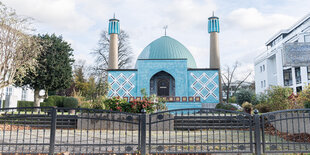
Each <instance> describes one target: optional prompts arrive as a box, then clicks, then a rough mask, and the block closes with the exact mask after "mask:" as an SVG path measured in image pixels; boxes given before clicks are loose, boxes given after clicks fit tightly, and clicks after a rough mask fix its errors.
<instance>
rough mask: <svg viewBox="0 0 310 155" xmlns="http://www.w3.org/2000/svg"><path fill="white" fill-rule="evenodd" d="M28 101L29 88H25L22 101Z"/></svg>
mask: <svg viewBox="0 0 310 155" xmlns="http://www.w3.org/2000/svg"><path fill="white" fill-rule="evenodd" d="M26 100H27V88H23V90H22V101H26Z"/></svg>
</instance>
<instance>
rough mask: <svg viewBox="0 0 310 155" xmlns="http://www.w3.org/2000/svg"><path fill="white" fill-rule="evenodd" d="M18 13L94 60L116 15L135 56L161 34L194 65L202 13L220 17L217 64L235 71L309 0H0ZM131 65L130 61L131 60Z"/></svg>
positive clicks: (202, 49)
mask: <svg viewBox="0 0 310 155" xmlns="http://www.w3.org/2000/svg"><path fill="white" fill-rule="evenodd" d="M0 1H2V2H3V3H4V4H5V5H7V6H8V7H11V8H14V9H15V10H16V12H17V13H18V14H20V15H24V16H29V17H33V18H34V19H35V22H34V25H35V28H36V29H37V33H55V34H56V35H62V36H63V38H64V39H65V40H66V41H68V42H70V43H71V45H72V47H73V49H74V56H75V59H76V60H79V59H81V60H85V61H86V63H87V64H92V63H93V62H94V57H93V56H92V55H91V54H90V52H92V51H93V49H94V48H96V44H97V42H98V40H99V35H100V32H101V31H103V30H107V27H108V20H109V19H110V18H111V17H113V14H114V13H115V14H116V18H118V19H119V20H120V24H121V29H123V30H125V31H126V32H128V34H129V35H130V45H131V47H132V49H133V52H134V56H135V59H136V57H137V56H138V55H139V53H140V52H141V51H142V50H143V48H144V47H146V46H147V45H148V44H149V43H150V42H152V41H153V40H155V39H157V38H159V37H161V36H163V35H164V30H163V26H164V25H168V29H167V35H168V36H171V37H172V38H175V39H176V40H178V41H180V42H181V43H182V44H184V45H185V46H186V47H187V48H188V49H189V50H190V51H191V53H192V54H193V56H194V58H195V60H196V63H197V65H198V67H199V68H205V67H208V66H209V34H208V32H207V22H208V17H210V16H211V15H212V11H215V15H216V16H218V17H219V18H220V29H221V32H220V34H219V45H220V53H221V64H222V66H224V65H230V64H232V63H233V62H235V61H236V60H238V61H240V62H241V64H242V67H241V68H240V70H239V73H240V74H239V75H240V76H242V75H243V74H245V72H246V71H248V70H253V68H254V58H255V56H257V55H258V54H259V53H261V52H264V50H265V49H266V47H265V42H266V41H267V40H268V39H269V38H271V37H272V36H273V35H274V34H276V33H277V32H279V31H280V30H281V29H287V28H289V27H290V26H292V25H293V24H294V23H295V22H297V21H298V20H300V19H301V18H303V17H304V16H306V15H307V14H309V13H310V10H309V6H310V1H309V0H0ZM132 66H134V64H132ZM252 78H253V76H252Z"/></svg>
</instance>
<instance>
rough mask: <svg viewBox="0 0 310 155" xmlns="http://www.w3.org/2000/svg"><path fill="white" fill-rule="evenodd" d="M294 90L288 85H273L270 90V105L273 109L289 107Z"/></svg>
mask: <svg viewBox="0 0 310 155" xmlns="http://www.w3.org/2000/svg"><path fill="white" fill-rule="evenodd" d="M292 93H293V91H292V89H291V88H288V87H281V86H272V87H271V89H269V90H268V105H269V106H270V110H271V111H277V110H285V109H289V107H290V104H291V100H290V99H289V97H290V96H291V95H292Z"/></svg>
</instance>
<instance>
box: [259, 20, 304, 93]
mask: <svg viewBox="0 0 310 155" xmlns="http://www.w3.org/2000/svg"><path fill="white" fill-rule="evenodd" d="M296 42H298V43H299V44H303V43H305V42H308V43H309V42H310V14H308V15H307V16H306V17H304V18H303V19H302V20H300V21H298V22H297V23H296V24H294V25H293V26H292V27H291V28H289V29H286V30H282V31H280V32H279V33H277V34H276V35H274V36H273V37H271V38H270V39H269V40H268V41H267V42H266V46H267V50H266V51H265V52H264V53H262V54H260V55H259V56H257V57H256V58H255V69H254V70H255V92H256V94H259V93H262V92H265V90H266V89H268V88H269V87H270V86H273V85H279V86H287V87H291V88H292V89H293V90H294V92H299V91H301V90H302V89H303V87H304V86H306V85H308V84H309V83H310V67H307V66H299V67H284V65H283V57H282V53H283V47H284V45H286V44H287V43H296ZM296 46H298V45H297V44H296Z"/></svg>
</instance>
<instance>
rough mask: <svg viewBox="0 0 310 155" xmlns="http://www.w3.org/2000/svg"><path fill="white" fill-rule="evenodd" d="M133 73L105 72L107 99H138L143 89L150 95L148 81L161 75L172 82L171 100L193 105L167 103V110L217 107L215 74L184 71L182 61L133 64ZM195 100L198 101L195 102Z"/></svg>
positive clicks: (184, 61)
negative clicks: (211, 105) (163, 73)
mask: <svg viewBox="0 0 310 155" xmlns="http://www.w3.org/2000/svg"><path fill="white" fill-rule="evenodd" d="M136 66H137V69H135V70H109V71H108V82H109V84H110V90H109V96H110V97H112V96H120V97H128V98H129V97H135V98H137V97H142V94H141V92H140V90H141V89H143V88H145V89H146V92H147V94H148V95H150V80H151V78H152V77H153V76H154V75H155V74H156V73H158V72H161V71H164V72H166V73H168V74H170V75H171V76H172V77H173V78H174V80H175V88H174V89H175V96H174V97H180V98H182V97H186V98H187V99H188V98H189V97H193V98H194V101H191V102H190V101H189V100H187V101H186V102H182V100H181V101H179V102H168V103H167V107H168V109H169V110H170V109H177V108H199V107H201V103H206V104H208V103H210V104H211V103H219V88H218V82H219V79H218V70H209V69H188V68H187V60H186V59H173V60H172V59H167V60H164V59H162V60H152V59H143V60H137V65H136ZM195 97H199V98H200V101H195Z"/></svg>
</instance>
